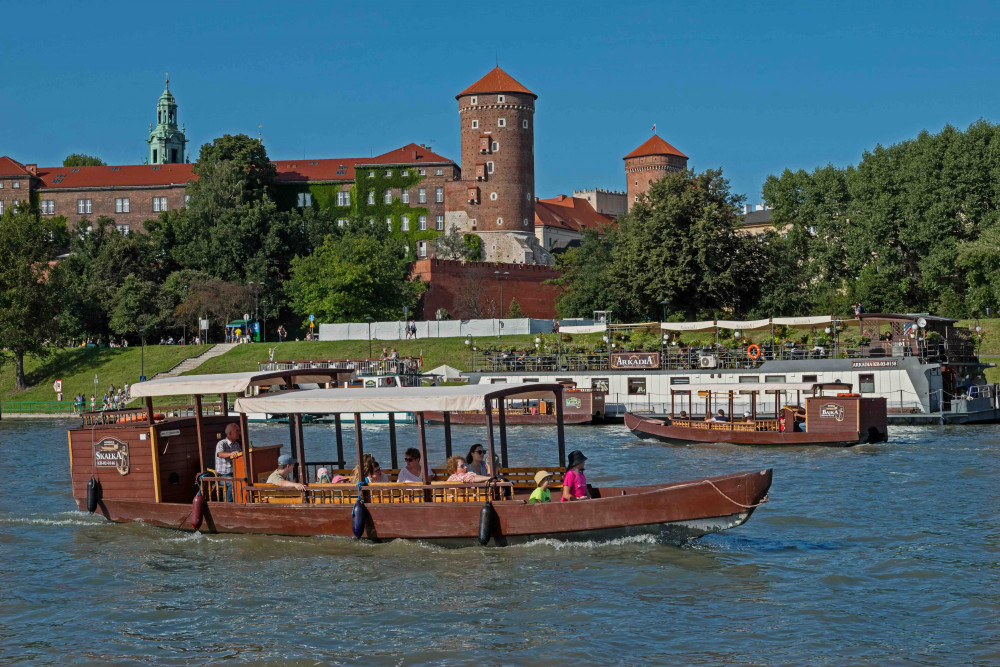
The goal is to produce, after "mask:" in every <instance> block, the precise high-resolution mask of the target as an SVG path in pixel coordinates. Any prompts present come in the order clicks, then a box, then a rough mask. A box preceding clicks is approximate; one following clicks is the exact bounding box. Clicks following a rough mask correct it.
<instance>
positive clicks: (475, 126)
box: [472, 120, 479, 130]
mask: <svg viewBox="0 0 1000 667" xmlns="http://www.w3.org/2000/svg"><path fill="white" fill-rule="evenodd" d="M472 129H473V130H478V129H479V121H478V120H474V121H472Z"/></svg>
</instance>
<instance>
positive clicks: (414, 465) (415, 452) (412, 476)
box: [396, 447, 434, 484]
mask: <svg viewBox="0 0 1000 667" xmlns="http://www.w3.org/2000/svg"><path fill="white" fill-rule="evenodd" d="M403 458H404V460H405V462H406V466H405V467H403V468H402V469H400V471H399V476H398V477H396V481H397V482H410V483H415V484H422V483H423V480H422V479H421V478H420V473H421V470H420V450H419V449H417V448H416V447H410V448H409V449H407V450H406V453H405V454H403ZM427 479H429V480H430V479H434V473H433V472H431V471H430V470H428V471H427Z"/></svg>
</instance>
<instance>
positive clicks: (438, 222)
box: [434, 215, 444, 232]
mask: <svg viewBox="0 0 1000 667" xmlns="http://www.w3.org/2000/svg"><path fill="white" fill-rule="evenodd" d="M434 229H436V230H438V231H439V232H443V231H444V216H443V215H439V216H437V217H436V218H434Z"/></svg>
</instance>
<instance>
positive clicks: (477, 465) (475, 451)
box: [465, 442, 490, 475]
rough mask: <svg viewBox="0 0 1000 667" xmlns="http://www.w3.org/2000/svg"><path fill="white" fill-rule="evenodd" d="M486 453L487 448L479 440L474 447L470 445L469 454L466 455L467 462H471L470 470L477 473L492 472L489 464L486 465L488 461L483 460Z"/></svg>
mask: <svg viewBox="0 0 1000 667" xmlns="http://www.w3.org/2000/svg"><path fill="white" fill-rule="evenodd" d="M485 454H486V450H485V449H483V446H482V445H481V444H479V443H478V442H477V443H476V444H474V445H473V446H472V447H469V454H468V455H467V456H466V457H465V462H466V463H468V464H469V472H474V473H476V474H477V475H488V474H490V469H489V466H487V465H486V461H484V460H483V456H484V455H485Z"/></svg>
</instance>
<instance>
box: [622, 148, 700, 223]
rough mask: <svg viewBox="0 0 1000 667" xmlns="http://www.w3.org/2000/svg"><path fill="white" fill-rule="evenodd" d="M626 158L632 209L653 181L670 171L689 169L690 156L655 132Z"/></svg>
mask: <svg viewBox="0 0 1000 667" xmlns="http://www.w3.org/2000/svg"><path fill="white" fill-rule="evenodd" d="M624 160H625V180H626V181H627V182H626V185H627V189H626V191H627V192H628V210H630V211H631V210H632V207H633V206H635V204H636V202H638V201H639V197H641V196H642V195H644V194H646V192H648V191H649V186H650V185H651V184H652V183H653V181H656V180H659V179H661V178H663V177H664V176H665V175H666V174H667V173H668V172H671V171H681V170H682V169H687V163H688V156H687V155H684V153H681V152H680V151H679V150H677V149H676V148H674V147H673V146H671V145H670V144H668V143H667V142H666V141H664V140H663V139H661V138H660V137H659V136H657V135H655V134H654V135H653V136H652V137H650V138H649V139H647V140H646V142H645V143H643V144H642V145H641V146H639V147H638V148H636V149H635V150H634V151H632V152H631V153H629V154H628V155H626V156H625V158H624Z"/></svg>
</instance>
